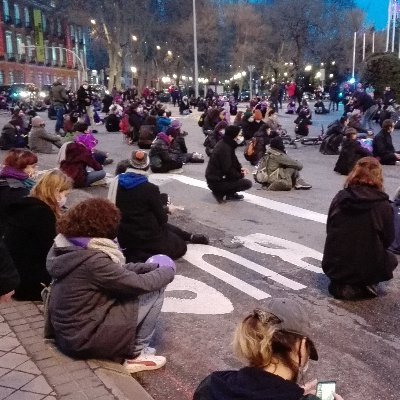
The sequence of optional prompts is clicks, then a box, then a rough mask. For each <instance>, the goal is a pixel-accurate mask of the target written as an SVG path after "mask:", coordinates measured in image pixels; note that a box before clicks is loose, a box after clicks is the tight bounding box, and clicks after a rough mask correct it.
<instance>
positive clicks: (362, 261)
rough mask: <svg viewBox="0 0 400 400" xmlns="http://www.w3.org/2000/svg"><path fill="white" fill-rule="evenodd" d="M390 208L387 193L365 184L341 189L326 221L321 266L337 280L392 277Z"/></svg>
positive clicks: (365, 281) (373, 281)
mask: <svg viewBox="0 0 400 400" xmlns="http://www.w3.org/2000/svg"><path fill="white" fill-rule="evenodd" d="M393 239H394V224H393V210H392V207H391V205H390V201H389V198H388V196H387V194H386V193H384V192H381V191H379V190H377V189H374V188H371V187H368V186H352V187H350V188H347V189H344V190H341V191H340V192H339V193H338V194H337V195H336V196H335V198H334V199H333V201H332V204H331V206H330V209H329V214H328V222H327V238H326V242H325V249H324V256H323V259H322V269H323V270H324V272H325V274H326V275H327V276H328V277H329V278H330V279H331V281H333V282H335V283H338V284H349V285H361V286H365V285H371V284H376V283H379V282H382V281H388V280H390V279H392V278H393V270H394V269H395V267H396V266H397V259H396V257H395V256H394V255H393V254H392V253H390V252H389V251H387V248H388V247H389V246H390V244H391V243H392V242H393Z"/></svg>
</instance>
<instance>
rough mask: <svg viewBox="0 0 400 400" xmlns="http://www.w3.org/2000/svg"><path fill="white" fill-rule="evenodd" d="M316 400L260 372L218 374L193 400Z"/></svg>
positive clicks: (220, 372) (292, 385)
mask: <svg viewBox="0 0 400 400" xmlns="http://www.w3.org/2000/svg"><path fill="white" fill-rule="evenodd" d="M301 399H308V400H314V399H315V400H317V398H316V397H315V396H307V397H304V389H302V388H301V387H300V386H299V385H297V384H296V383H293V382H290V381H287V380H285V379H283V378H281V377H279V376H277V375H274V374H271V373H269V372H265V371H263V370H262V369H260V368H255V367H246V368H243V369H241V370H239V371H217V372H213V373H212V374H211V375H209V376H208V377H207V378H206V379H204V380H203V381H202V382H201V383H200V385H199V386H198V388H197V389H196V391H195V393H194V396H193V400H301Z"/></svg>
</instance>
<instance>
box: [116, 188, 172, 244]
mask: <svg viewBox="0 0 400 400" xmlns="http://www.w3.org/2000/svg"><path fill="white" fill-rule="evenodd" d="M116 205H117V207H118V208H119V209H120V210H121V213H122V220H121V223H120V225H119V231H118V241H119V243H120V246H121V248H123V249H125V248H129V247H131V244H134V245H135V246H136V247H138V244H139V243H146V242H148V241H158V240H160V239H161V236H162V227H163V226H164V225H165V224H166V223H167V222H168V214H167V211H166V208H165V207H164V204H163V201H162V197H161V194H160V189H159V188H158V186H156V185H154V184H153V183H150V182H146V183H142V184H140V185H138V186H136V187H135V188H132V189H124V188H123V187H121V185H120V184H119V185H118V190H117V198H116Z"/></svg>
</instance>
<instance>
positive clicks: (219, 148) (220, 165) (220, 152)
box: [206, 136, 243, 182]
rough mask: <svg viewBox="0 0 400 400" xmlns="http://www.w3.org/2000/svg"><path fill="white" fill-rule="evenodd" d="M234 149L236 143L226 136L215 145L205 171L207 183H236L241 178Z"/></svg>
mask: <svg viewBox="0 0 400 400" xmlns="http://www.w3.org/2000/svg"><path fill="white" fill-rule="evenodd" d="M236 147H237V144H236V142H235V141H234V140H233V139H232V138H230V137H228V136H224V137H223V138H222V140H220V141H219V142H218V143H217V144H216V146H215V147H214V150H213V152H212V154H211V157H210V160H209V161H208V165H207V169H206V179H207V182H220V181H223V180H226V181H237V180H239V179H241V178H242V177H243V176H242V172H241V169H242V166H241V164H240V162H239V160H238V158H237V157H236V154H235V149H236Z"/></svg>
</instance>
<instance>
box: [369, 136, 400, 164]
mask: <svg viewBox="0 0 400 400" xmlns="http://www.w3.org/2000/svg"><path fill="white" fill-rule="evenodd" d="M372 148H373V152H374V157H378V158H379V161H380V162H381V164H385V165H395V164H396V161H397V158H396V155H395V150H394V146H393V142H392V135H391V134H390V133H385V132H383V131H380V132H379V133H378V134H377V135H376V136H375V137H374V139H373V141H372Z"/></svg>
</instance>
